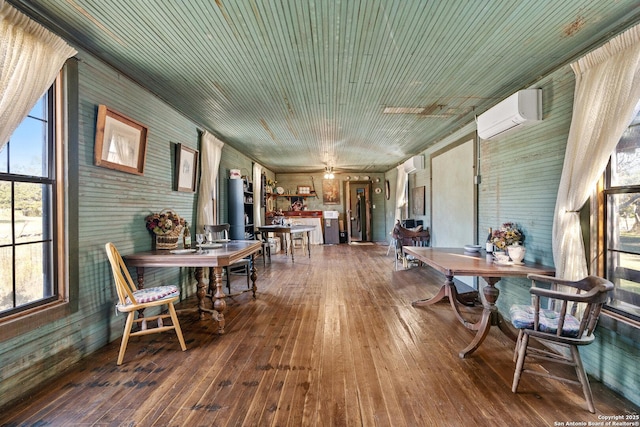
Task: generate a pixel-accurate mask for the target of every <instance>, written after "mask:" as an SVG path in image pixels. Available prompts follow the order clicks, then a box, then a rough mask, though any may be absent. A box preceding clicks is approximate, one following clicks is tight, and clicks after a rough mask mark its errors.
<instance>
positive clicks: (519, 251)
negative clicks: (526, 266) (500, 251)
mask: <svg viewBox="0 0 640 427" xmlns="http://www.w3.org/2000/svg"><path fill="white" fill-rule="evenodd" d="M507 251H508V254H509V258H511V261H513V263H514V264H522V260H523V259H524V255H525V253H526V251H527V250H526V249H525V247H524V246H521V245H519V244H516V245H511V246H509V247H507Z"/></svg>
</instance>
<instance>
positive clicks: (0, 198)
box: [0, 181, 12, 245]
mask: <svg viewBox="0 0 640 427" xmlns="http://www.w3.org/2000/svg"><path fill="white" fill-rule="evenodd" d="M11 239H12V237H11V183H10V182H7V181H0V245H10V244H11Z"/></svg>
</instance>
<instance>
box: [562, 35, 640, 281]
mask: <svg viewBox="0 0 640 427" xmlns="http://www.w3.org/2000/svg"><path fill="white" fill-rule="evenodd" d="M571 67H572V68H573V71H574V73H575V75H576V88H575V94H574V101H573V117H572V119H571V128H570V130H569V136H568V140H567V148H566V152H565V157H564V165H563V168H562V176H561V178H560V186H559V188H558V197H557V200H556V209H555V217H554V222H553V260H554V263H555V268H556V276H558V277H562V278H565V279H569V280H578V279H581V278H582V277H584V276H586V275H587V274H588V269H587V263H586V259H585V252H584V242H583V241H582V233H581V229H580V218H579V212H578V211H579V210H580V209H581V208H582V206H583V205H584V204H585V202H586V201H587V200H588V198H589V195H590V194H591V192H592V190H593V187H594V185H595V183H596V182H597V180H598V179H599V177H600V176H601V175H602V172H603V171H604V169H605V167H606V165H607V162H608V160H609V156H610V155H611V153H612V152H613V150H614V149H615V147H616V145H617V143H618V141H619V139H620V137H621V136H622V134H623V132H624V131H625V129H626V128H627V127H628V126H629V124H630V123H631V120H632V118H633V117H634V115H635V109H636V105H637V104H638V101H639V100H640V26H636V27H634V28H632V29H631V30H628V31H626V32H625V33H623V34H621V35H620V36H618V37H616V38H614V39H612V40H610V41H609V42H607V43H606V44H605V45H604V46H602V47H600V48H599V49H597V50H595V51H593V52H591V53H589V54H587V55H586V56H584V57H583V58H581V59H580V60H578V61H577V62H575V63H573V64H572V65H571Z"/></svg>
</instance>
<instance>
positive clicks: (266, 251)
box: [254, 230, 271, 266]
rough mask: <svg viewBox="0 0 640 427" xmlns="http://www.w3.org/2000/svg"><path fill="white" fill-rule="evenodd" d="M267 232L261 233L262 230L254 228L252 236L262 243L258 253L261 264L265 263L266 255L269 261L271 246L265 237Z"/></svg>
mask: <svg viewBox="0 0 640 427" xmlns="http://www.w3.org/2000/svg"><path fill="white" fill-rule="evenodd" d="M267 235H268V233H263V232H262V231H258V230H256V231H255V232H254V236H255V238H256V240H260V242H261V243H262V249H261V250H260V255H262V265H263V266H266V265H267V257H268V258H269V262H271V246H269V238H268V237H267Z"/></svg>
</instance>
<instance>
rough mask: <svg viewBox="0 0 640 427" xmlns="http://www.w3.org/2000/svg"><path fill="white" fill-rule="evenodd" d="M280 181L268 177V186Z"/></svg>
mask: <svg viewBox="0 0 640 427" xmlns="http://www.w3.org/2000/svg"><path fill="white" fill-rule="evenodd" d="M277 183H278V181H275V180H273V179H270V178H267V186H268V187H273V186H275V185H276V184H277Z"/></svg>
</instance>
